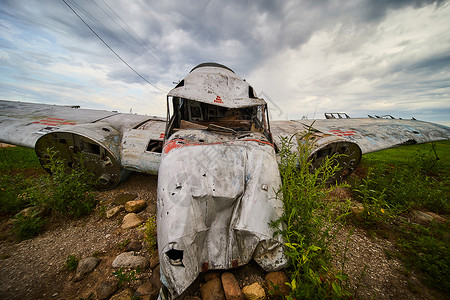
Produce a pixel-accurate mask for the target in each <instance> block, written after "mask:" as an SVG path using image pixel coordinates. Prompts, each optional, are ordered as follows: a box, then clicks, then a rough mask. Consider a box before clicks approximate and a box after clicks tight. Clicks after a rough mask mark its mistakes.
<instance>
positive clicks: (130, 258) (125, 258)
mask: <svg viewBox="0 0 450 300" xmlns="http://www.w3.org/2000/svg"><path fill="white" fill-rule="evenodd" d="M112 267H113V268H132V269H137V268H140V269H141V270H144V269H146V268H147V267H148V260H147V259H146V258H145V257H143V256H140V255H135V254H134V252H133V251H131V252H124V253H121V254H119V255H118V256H117V257H116V258H115V259H114V261H113V262H112Z"/></svg>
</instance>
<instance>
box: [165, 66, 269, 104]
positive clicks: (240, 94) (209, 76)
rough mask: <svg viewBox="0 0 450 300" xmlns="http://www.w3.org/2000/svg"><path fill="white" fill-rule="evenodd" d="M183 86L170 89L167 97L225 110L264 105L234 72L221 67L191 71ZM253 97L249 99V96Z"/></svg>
mask: <svg viewBox="0 0 450 300" xmlns="http://www.w3.org/2000/svg"><path fill="white" fill-rule="evenodd" d="M182 82H183V85H182V86H179V87H176V88H174V89H172V90H171V91H170V92H169V93H168V96H172V97H181V98H185V99H190V100H195V101H198V102H203V103H207V104H212V105H217V106H223V107H227V108H240V107H248V106H254V105H264V104H265V103H266V102H265V101H264V100H263V99H260V98H256V95H255V93H254V91H253V88H252V87H251V86H250V85H249V84H248V83H247V82H246V81H245V80H243V79H242V78H240V77H239V76H237V75H236V74H235V73H234V72H232V71H230V70H229V69H226V68H223V67H212V66H208V67H201V68H197V69H194V70H192V71H191V73H189V74H188V75H187V76H186V77H185V78H184V79H183V81H182ZM252 94H253V95H254V97H251V96H250V95H252Z"/></svg>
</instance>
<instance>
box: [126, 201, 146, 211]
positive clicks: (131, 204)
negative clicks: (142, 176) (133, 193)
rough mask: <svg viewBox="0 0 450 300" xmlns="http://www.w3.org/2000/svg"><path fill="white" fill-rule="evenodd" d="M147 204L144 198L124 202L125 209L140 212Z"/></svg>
mask: <svg viewBox="0 0 450 300" xmlns="http://www.w3.org/2000/svg"><path fill="white" fill-rule="evenodd" d="M146 206H147V202H145V200H134V201H128V202H127V203H125V210H126V211H127V212H130V213H135V212H140V211H141V210H143V209H144V208H145V207H146Z"/></svg>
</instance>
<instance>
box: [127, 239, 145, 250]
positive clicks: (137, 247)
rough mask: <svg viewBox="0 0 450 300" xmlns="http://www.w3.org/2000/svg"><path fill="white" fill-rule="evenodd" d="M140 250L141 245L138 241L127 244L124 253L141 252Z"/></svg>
mask: <svg viewBox="0 0 450 300" xmlns="http://www.w3.org/2000/svg"><path fill="white" fill-rule="evenodd" d="M141 249H142V243H141V242H139V241H131V242H130V243H128V245H127V247H126V249H125V251H127V252H129V251H141Z"/></svg>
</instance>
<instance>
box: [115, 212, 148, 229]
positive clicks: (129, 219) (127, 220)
mask: <svg viewBox="0 0 450 300" xmlns="http://www.w3.org/2000/svg"><path fill="white" fill-rule="evenodd" d="M143 222H144V221H143V220H142V219H141V218H140V217H139V216H138V215H137V214H135V213H129V214H127V215H125V217H123V221H122V226H121V228H122V229H130V228H134V227H137V226H139V225H141V224H142V223H143Z"/></svg>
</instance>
